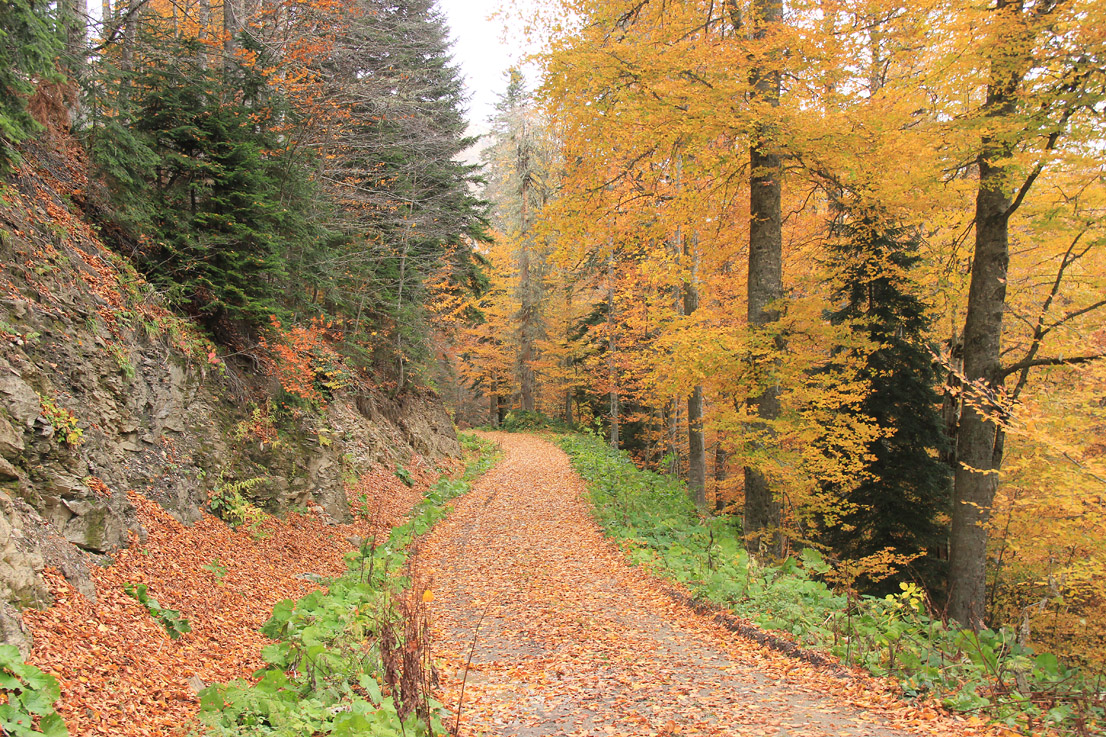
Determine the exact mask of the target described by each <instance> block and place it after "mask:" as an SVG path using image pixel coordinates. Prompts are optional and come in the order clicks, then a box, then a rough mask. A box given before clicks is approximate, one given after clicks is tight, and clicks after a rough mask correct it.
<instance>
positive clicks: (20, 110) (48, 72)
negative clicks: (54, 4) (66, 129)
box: [0, 0, 62, 173]
mask: <svg viewBox="0 0 1106 737" xmlns="http://www.w3.org/2000/svg"><path fill="white" fill-rule="evenodd" d="M61 46H62V45H61V36H60V35H59V29H58V24H57V19H56V17H55V15H54V13H53V11H52V10H51V6H50V4H49V3H46V2H42V1H41V0H10V2H4V3H0V173H3V172H4V171H5V170H6V169H7V168H8V167H9V166H10V165H11V164H12V163H13V162H14V161H16V160H18V155H17V154H16V151H15V148H14V147H15V145H17V144H18V143H19V142H20V141H23V140H25V139H26V138H28V137H29V136H30V135H31V134H33V133H34V132H35V130H36V129H37V128H38V125H37V124H36V123H35V121H34V119H33V118H32V117H31V115H30V114H29V113H28V112H27V98H28V97H29V96H30V95H31V94H32V93H33V92H34V89H35V87H34V80H36V79H39V78H43V77H49V76H53V75H54V74H55V67H54V59H55V58H56V57H57V55H58V53H59V52H60V51H61Z"/></svg>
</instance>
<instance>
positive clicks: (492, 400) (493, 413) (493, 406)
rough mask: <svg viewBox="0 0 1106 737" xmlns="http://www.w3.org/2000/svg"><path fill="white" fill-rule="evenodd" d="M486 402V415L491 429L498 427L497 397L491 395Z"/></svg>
mask: <svg viewBox="0 0 1106 737" xmlns="http://www.w3.org/2000/svg"><path fill="white" fill-rule="evenodd" d="M488 402H489V407H488V410H489V412H488V414H489V415H490V417H489V420H490V421H491V423H492V427H499V396H498V395H496V394H492V395H491V396H489V397H488Z"/></svg>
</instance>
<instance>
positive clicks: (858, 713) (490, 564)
mask: <svg viewBox="0 0 1106 737" xmlns="http://www.w3.org/2000/svg"><path fill="white" fill-rule="evenodd" d="M490 437H492V438H493V439H494V440H496V441H497V442H499V443H500V444H501V446H502V448H503V451H504V457H503V460H502V461H501V462H500V463H499V465H498V466H497V467H496V468H494V469H493V470H492V471H490V472H489V473H488V474H487V475H486V476H484V477H483V478H482V479H481V480H480V481H479V482H478V483H477V484H476V486H475V488H474V489H473V491H472V492H471V493H470V494H468V495H467V496H466V497H464V498H463V499H461V500H459V501H458V502H457V503H456V509H455V511H454V513H453V514H452V515H450V516H449V517H448V518H446V519H445V520H444V521H442V522H441V523H439V524H438V526H437V528H436V529H435V531H434V532H433V533H432V534H431V536H430V537H429V538H428V539H427V540H426V541H425V543H424V546H423V549H422V551H421V554H420V559H421V565H420V567H421V568H422V569H423V571H424V573H427V574H429V575H430V576H432V586H433V590H434V593H435V601H434V604H433V616H434V627H435V638H436V643H435V648H436V650H437V654H438V655H439V656H442V657H443V658H444V668H443V669H442V670H443V672H442V674H441V679H442V691H443V693H442V697H443V701H444V703H446V704H447V706H450V707H453V706H455V705H456V703H457V699H458V695H459V692H460V687H461V680H462V676H463V672H464V668H465V660H466V658H467V656H468V653H469V648H470V647H471V644H472V642H473V636H474V631H475V630H476V627H477V623H479V631H478V633H477V635H476V648H475V652H474V655H473V657H472V664H471V667H470V669H469V672H468V679H467V684H466V686H465V692H464V702H463V708H462V721H461V734H462V735H465V736H466V737H468V736H469V735H478V734H488V735H504V736H506V735H513V736H519V737H536V736H538V735H615V734H617V735H669V734H671V735H676V734H679V735H804V736H807V735H878V736H887V735H900V734H929V735H932V734H949V735H953V734H955V735H963V734H968V733H974V732H975V730H973V729H970V728H969V724H968V723H967V722H966V721H965V720H962V719H954V718H952V717H948V716H946V715H943V714H941V713H938V712H936V711H935V710H933V709H927V708H918V707H913V706H907V705H903V704H900V703H898V702H897V701H896V700H895V699H894V698H893V697H892V696H891V694H889V693H888V692H887V691H886V689H885V688H884V686H883V685H882V684H880V683H878V682H874V681H872V680H870V679H866V678H859V677H858V678H849V679H842V678H838V677H835V676H832V675H830V674H827V673H823V672H821V671H819V670H817V669H816V668H814V667H812V666H810V665H807V664H806V663H803V662H800V661H797V660H795V659H793V658H789V657H786V656H783V655H780V654H778V653H776V652H774V651H771V650H768V649H766V648H764V647H762V646H760V645H758V644H756V643H753V642H751V641H748V640H745V639H743V638H740V637H739V636H737V635H734V634H733V633H731V632H728V631H726V630H724V629H722V628H721V627H720V626H718V625H716V624H715V623H713V622H712V621H711V620H710V619H708V618H707V617H704V616H701V615H699V614H696V613H695V612H694V611H692V610H691V609H690V608H688V607H687V606H685V605H682V604H679V603H677V602H674V601H673V600H672V599H671V598H670V597H668V596H666V595H665V594H663V593H662V592H661V587H660V586H658V584H657V581H656V580H655V579H653V578H651V577H650V576H648V575H647V574H645V573H643V572H642V571H640V570H638V569H634V568H631V567H629V566H627V565H626V564H625V562H624V559H623V556H622V555H621V553H620V552H619V551H618V550H617V549H616V548H614V547H613V546H612V545H611V544H610V543H608V542H607V541H606V540H604V538H603V537H602V534H601V533H600V532H599V530H598V529H597V527H596V526H595V524H594V523H593V522H592V521H591V519H590V518H589V517H588V515H587V509H586V507H585V505H584V503H583V502H582V501H581V499H580V498H579V493H580V492H581V491H582V490H583V483H582V482H581V481H580V479H579V478H578V477H577V476H576V474H575V473H573V472H572V470H571V468H570V466H569V462H568V458H567V457H566V456H565V454H564V453H563V452H561V451H560V450H559V449H558V448H556V447H554V446H553V445H551V444H550V443H548V442H545V441H543V440H540V439H537V438H535V437H531V436H526V435H512V434H505V433H495V434H493V435H491V436H490ZM450 726H452V725H450Z"/></svg>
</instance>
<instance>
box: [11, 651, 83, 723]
mask: <svg viewBox="0 0 1106 737" xmlns="http://www.w3.org/2000/svg"><path fill="white" fill-rule="evenodd" d="M0 694H2V695H3V698H4V703H2V704H0V731H2V732H3V733H4V734H6V735H12V736H13V737H26V736H28V735H47V737H68V735H69V730H68V729H67V728H66V726H65V722H64V721H63V720H62V718H61V717H60V716H58V714H57V712H55V711H54V703H55V702H56V701H57V700H58V698H59V697H60V696H61V690H60V689H59V688H58V681H57V679H56V678H54V677H53V676H52V675H50V674H48V673H43V672H42V671H40V670H39V669H38V668H36V667H34V666H33V665H27V664H26V663H24V662H23V658H22V657H21V656H20V654H19V649H18V648H16V647H15V646H13V645H0Z"/></svg>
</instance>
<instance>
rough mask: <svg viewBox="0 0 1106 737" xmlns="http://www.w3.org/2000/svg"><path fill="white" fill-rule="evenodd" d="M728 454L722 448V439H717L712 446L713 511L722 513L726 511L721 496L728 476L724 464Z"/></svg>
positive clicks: (723, 499) (724, 501)
mask: <svg viewBox="0 0 1106 737" xmlns="http://www.w3.org/2000/svg"><path fill="white" fill-rule="evenodd" d="M729 460H730V458H729V454H728V453H727V452H726V449H725V448H723V447H722V439H721V438H719V439H718V441H717V442H716V443H715V446H714V511H715V512H722V511H724V510H725V509H726V499H725V497H724V496H723V495H722V487H723V486H725V484H726V480H727V479H728V478H729V476H728V475H727V473H726V470H727V469H726V464H727V463H729Z"/></svg>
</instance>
